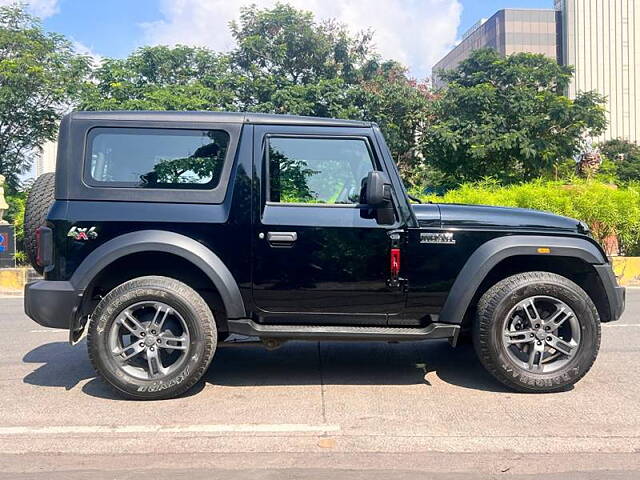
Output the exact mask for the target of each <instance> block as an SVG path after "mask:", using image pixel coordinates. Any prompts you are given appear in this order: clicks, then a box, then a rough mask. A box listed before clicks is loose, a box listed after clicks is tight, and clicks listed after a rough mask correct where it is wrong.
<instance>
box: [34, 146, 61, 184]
mask: <svg viewBox="0 0 640 480" xmlns="http://www.w3.org/2000/svg"><path fill="white" fill-rule="evenodd" d="M57 151H58V142H46V143H45V144H44V145H43V146H42V153H41V154H40V155H39V156H38V158H37V159H36V178H38V177H39V176H40V175H42V174H43V173H47V172H54V171H55V170H56V154H57Z"/></svg>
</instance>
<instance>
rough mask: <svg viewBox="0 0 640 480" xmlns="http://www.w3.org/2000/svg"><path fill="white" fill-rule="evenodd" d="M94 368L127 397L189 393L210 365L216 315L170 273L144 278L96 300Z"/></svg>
mask: <svg viewBox="0 0 640 480" xmlns="http://www.w3.org/2000/svg"><path fill="white" fill-rule="evenodd" d="M87 343H88V347H89V357H90V358H91V361H92V363H93V366H94V367H95V369H96V371H97V372H98V373H99V374H100V375H101V376H102V377H103V378H104V379H105V380H106V381H107V383H109V384H110V385H111V386H112V387H114V388H115V389H116V390H117V391H118V392H120V393H121V394H122V395H124V396H125V397H128V398H132V399H140V400H155V399H162V398H171V397H175V396H177V395H180V394H181V393H184V392H186V391H187V390H188V389H189V388H191V387H192V386H193V385H195V383H196V382H197V381H198V380H200V378H201V377H202V375H203V374H204V372H205V371H206V370H207V368H208V367H209V364H210V363H211V359H212V358H213V354H214V352H215V348H216V344H217V332H216V325H215V321H214V318H213V314H212V313H211V310H210V309H209V307H208V305H207V304H206V302H205V301H204V300H203V299H202V297H201V296H200V295H198V293H197V292H196V291H195V290H193V289H192V288H190V287H189V286H187V285H185V284H184V283H182V282H179V281H177V280H174V279H172V278H167V277H156V276H148V277H140V278H136V279H133V280H130V281H128V282H125V283H123V284H122V285H120V286H118V287H116V288H114V289H113V290H111V291H110V292H109V293H108V294H107V295H106V296H105V297H104V298H103V299H102V300H101V301H100V303H99V304H98V306H97V307H96V309H95V312H94V314H93V315H92V318H91V323H90V326H89V332H88V335H87Z"/></svg>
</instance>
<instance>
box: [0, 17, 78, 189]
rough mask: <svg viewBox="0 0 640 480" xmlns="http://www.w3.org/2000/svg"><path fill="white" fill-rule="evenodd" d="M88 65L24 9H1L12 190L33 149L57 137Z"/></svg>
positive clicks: (5, 143) (2, 158)
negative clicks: (60, 124)
mask: <svg viewBox="0 0 640 480" xmlns="http://www.w3.org/2000/svg"><path fill="white" fill-rule="evenodd" d="M89 65H90V60H89V59H88V58H87V57H84V56H79V55H77V54H76V53H75V52H74V50H73V48H72V45H71V43H69V42H68V41H67V40H66V39H65V38H64V37H62V36H61V35H58V34H55V33H46V32H44V31H43V29H42V26H41V25H40V23H39V22H38V20H36V19H35V18H33V17H32V16H30V15H28V14H27V13H25V12H24V10H23V9H22V8H21V7H20V6H10V7H0V173H2V174H3V175H4V176H5V177H6V178H7V184H8V187H9V190H10V191H16V190H17V188H18V185H19V174H21V173H24V172H25V171H27V170H28V169H29V167H30V166H31V162H32V158H31V157H32V154H33V153H34V151H36V150H37V149H38V148H39V147H41V145H42V144H43V143H44V142H45V141H47V140H53V139H54V138H55V135H56V132H57V125H58V120H59V119H60V116H61V115H62V114H63V113H64V112H65V111H66V110H68V108H69V106H70V105H71V104H72V102H73V99H74V98H75V97H76V95H77V94H78V92H79V90H80V89H81V88H82V85H83V81H84V79H85V77H86V73H87V71H88V69H89Z"/></svg>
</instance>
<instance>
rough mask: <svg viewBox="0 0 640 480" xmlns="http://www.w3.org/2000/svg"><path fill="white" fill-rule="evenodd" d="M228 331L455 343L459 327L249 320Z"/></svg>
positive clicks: (269, 335) (234, 324) (301, 337)
mask: <svg viewBox="0 0 640 480" xmlns="http://www.w3.org/2000/svg"><path fill="white" fill-rule="evenodd" d="M228 324H229V332H230V333H237V334H239V335H246V336H249V337H261V338H283V339H285V338H286V339H291V340H294V339H296V340H381V341H416V340H427V339H433V338H448V339H449V340H450V342H451V344H452V345H455V344H456V340H457V339H458V333H459V332H460V325H450V324H445V323H432V324H430V325H427V326H426V327H421V328H401V327H351V326H324V325H263V324H260V323H256V322H254V321H253V320H250V319H240V320H229V321H228Z"/></svg>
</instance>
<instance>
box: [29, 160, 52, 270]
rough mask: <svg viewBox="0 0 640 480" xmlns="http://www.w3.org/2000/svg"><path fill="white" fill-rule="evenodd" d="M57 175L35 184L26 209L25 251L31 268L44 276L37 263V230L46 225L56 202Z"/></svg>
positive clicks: (43, 175)
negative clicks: (52, 205) (50, 210)
mask: <svg viewBox="0 0 640 480" xmlns="http://www.w3.org/2000/svg"><path fill="white" fill-rule="evenodd" d="M55 183H56V176H55V173H51V172H50V173H44V174H42V175H40V176H39V177H38V179H37V180H36V181H35V182H33V186H32V187H31V191H30V192H29V196H28V197H27V204H26V206H25V209H24V249H25V252H26V254H27V258H28V260H29V263H30V264H31V266H32V267H33V268H34V269H35V270H36V272H38V273H40V274H42V271H43V269H42V267H41V266H39V265H38V264H37V263H36V256H37V254H38V252H37V245H36V230H37V229H38V227H41V226H42V225H44V224H45V223H46V220H47V215H48V213H49V208H51V204H52V203H53V201H54V200H55Z"/></svg>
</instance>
